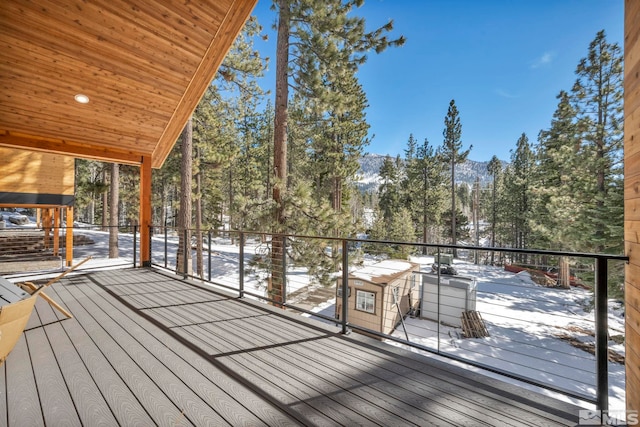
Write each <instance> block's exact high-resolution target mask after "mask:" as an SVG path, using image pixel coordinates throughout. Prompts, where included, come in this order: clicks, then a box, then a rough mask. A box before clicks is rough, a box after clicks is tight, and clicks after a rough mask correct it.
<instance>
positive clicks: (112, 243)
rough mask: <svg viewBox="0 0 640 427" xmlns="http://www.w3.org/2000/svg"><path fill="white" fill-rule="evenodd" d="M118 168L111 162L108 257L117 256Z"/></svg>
mask: <svg viewBox="0 0 640 427" xmlns="http://www.w3.org/2000/svg"><path fill="white" fill-rule="evenodd" d="M119 172H120V168H119V165H118V164H117V163H112V164H111V185H110V186H109V258H118V256H119V251H118V225H119V221H118V213H119V209H118V208H119V197H120V173H119Z"/></svg>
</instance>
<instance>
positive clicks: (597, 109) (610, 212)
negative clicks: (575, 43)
mask: <svg viewBox="0 0 640 427" xmlns="http://www.w3.org/2000/svg"><path fill="white" fill-rule="evenodd" d="M622 63H623V56H622V52H621V49H620V47H619V46H618V44H617V43H609V42H607V39H606V35H605V32H604V31H599V32H598V33H597V34H596V37H595V39H594V40H593V41H592V42H591V44H590V45H589V51H588V54H587V57H586V58H583V59H582V60H581V61H580V63H579V64H578V67H577V68H576V74H577V76H578V78H577V80H576V83H575V84H574V86H573V88H572V91H571V96H572V100H573V104H574V108H576V110H577V112H578V117H579V119H578V126H579V129H580V131H581V139H582V144H581V146H580V160H581V164H582V167H583V168H585V169H586V170H587V171H589V173H590V175H591V177H592V180H591V182H590V183H589V184H588V186H587V188H585V189H584V192H585V194H587V195H588V196H589V197H590V198H591V199H592V200H593V201H594V204H593V206H592V208H591V209H589V210H588V211H587V212H585V215H583V216H582V218H581V220H582V221H583V222H584V223H585V224H588V226H589V229H590V230H591V231H592V235H591V236H590V239H589V242H585V244H586V245H588V246H589V247H590V248H592V250H594V251H595V252H603V251H610V250H613V251H621V250H622V241H623V236H622V228H623V208H622V206H621V205H620V200H621V199H622V196H621V195H622V192H623V184H622V173H623V171H622V158H623V153H622V140H623V137H622V132H623V128H622V124H623V119H622V95H623V87H622V79H623V68H622Z"/></svg>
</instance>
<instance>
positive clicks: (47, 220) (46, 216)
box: [42, 208, 51, 249]
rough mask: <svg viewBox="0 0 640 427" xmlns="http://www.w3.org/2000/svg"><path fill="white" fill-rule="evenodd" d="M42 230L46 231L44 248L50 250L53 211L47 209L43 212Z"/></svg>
mask: <svg viewBox="0 0 640 427" xmlns="http://www.w3.org/2000/svg"><path fill="white" fill-rule="evenodd" d="M42 228H43V229H44V248H45V249H49V246H50V243H51V242H50V241H49V238H50V234H51V209H49V208H45V209H43V210H42Z"/></svg>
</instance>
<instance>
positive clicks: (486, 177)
mask: <svg viewBox="0 0 640 427" xmlns="http://www.w3.org/2000/svg"><path fill="white" fill-rule="evenodd" d="M385 157H386V156H385V155H382V154H365V155H364V156H362V157H361V158H360V172H359V173H358V179H357V183H358V186H359V187H360V188H361V189H362V190H363V191H372V190H376V189H377V187H378V185H379V184H380V175H379V172H380V167H381V166H382V163H383V161H384V158H385ZM502 163H503V166H506V165H507V162H504V161H503V162H502ZM488 164H489V162H488V161H485V162H479V161H475V160H469V159H467V161H466V162H464V163H461V164H458V165H456V183H458V184H460V183H466V184H467V185H469V186H471V185H473V183H474V182H475V180H476V177H478V178H479V179H480V185H486V184H488V183H490V182H491V174H489V171H488V170H487V165H488Z"/></svg>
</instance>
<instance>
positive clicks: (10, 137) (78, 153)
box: [0, 130, 148, 165]
mask: <svg viewBox="0 0 640 427" xmlns="http://www.w3.org/2000/svg"><path fill="white" fill-rule="evenodd" d="M0 146H4V147H12V148H21V149H27V150H33V151H41V152H45V153H55V154H64V155H70V156H74V157H81V158H85V159H91V160H100V161H107V162H116V163H124V164H128V165H139V164H140V163H141V161H142V156H144V155H148V153H142V152H136V151H133V150H131V151H123V150H118V149H113V148H109V147H106V146H97V145H90V144H85V143H79V142H73V141H67V140H62V139H59V140H56V139H52V138H38V137H34V136H31V135H22V134H15V133H13V132H7V131H3V130H0Z"/></svg>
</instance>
